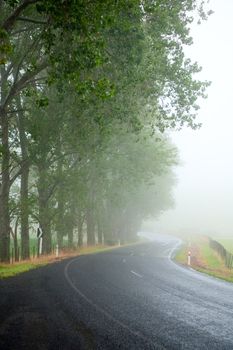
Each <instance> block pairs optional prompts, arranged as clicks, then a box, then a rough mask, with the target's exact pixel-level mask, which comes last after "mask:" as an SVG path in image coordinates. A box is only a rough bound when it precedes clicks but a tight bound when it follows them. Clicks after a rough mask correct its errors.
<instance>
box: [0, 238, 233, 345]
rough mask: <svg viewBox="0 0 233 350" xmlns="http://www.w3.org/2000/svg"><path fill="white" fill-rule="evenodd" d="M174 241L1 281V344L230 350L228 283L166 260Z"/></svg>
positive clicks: (232, 324)
mask: <svg viewBox="0 0 233 350" xmlns="http://www.w3.org/2000/svg"><path fill="white" fill-rule="evenodd" d="M178 244H179V241H178V240H177V239H175V238H172V237H169V236H157V239H156V241H153V242H148V243H142V244H137V245H132V246H128V247H123V248H119V249H114V250H112V251H108V252H104V253H101V254H95V255H87V256H80V257H77V258H74V259H70V260H66V261H63V262H60V263H56V264H53V265H49V266H46V267H44V268H41V269H38V270H34V271H30V272H28V273H25V274H22V275H19V276H17V277H15V278H11V279H8V280H2V281H0V315H1V317H0V349H4V350H5V349H6V350H7V349H11V350H13V349H17V350H20V349H33V350H35V349H42V350H43V349H61V350H63V349H67V350H69V349H76V350H77V349H112V350H114V349H132V350H137V349H140V350H142V349H179V350H180V349H201V350H204V349H218V350H220V349H228V350H229V349H233V285H231V284H230V283H227V282H223V281H220V280H217V279H214V278H211V277H208V276H205V275H203V274H200V273H198V272H195V271H193V270H191V269H186V268H183V267H181V266H179V265H177V264H175V263H174V262H173V261H172V260H171V255H172V253H173V252H174V250H175V249H176V247H177V245H178Z"/></svg>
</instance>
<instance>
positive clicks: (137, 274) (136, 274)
mask: <svg viewBox="0 0 233 350" xmlns="http://www.w3.org/2000/svg"><path fill="white" fill-rule="evenodd" d="M130 272H131V273H133V274H134V275H135V276H138V277H140V278H142V275H139V273H137V272H134V271H133V270H131V271H130Z"/></svg>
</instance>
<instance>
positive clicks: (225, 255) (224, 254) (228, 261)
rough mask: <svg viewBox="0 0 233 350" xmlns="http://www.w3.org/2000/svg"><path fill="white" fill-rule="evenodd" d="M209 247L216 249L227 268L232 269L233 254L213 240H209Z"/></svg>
mask: <svg viewBox="0 0 233 350" xmlns="http://www.w3.org/2000/svg"><path fill="white" fill-rule="evenodd" d="M209 245H210V248H212V249H214V250H215V251H216V252H217V253H218V254H219V255H220V256H221V258H222V259H223V260H224V262H225V266H226V267H228V268H229V269H232V265H233V254H231V253H230V252H228V251H227V250H226V249H225V248H224V247H223V245H222V244H221V243H219V242H217V241H215V240H213V239H212V238H209Z"/></svg>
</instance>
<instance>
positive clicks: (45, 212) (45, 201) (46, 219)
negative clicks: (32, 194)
mask: <svg viewBox="0 0 233 350" xmlns="http://www.w3.org/2000/svg"><path fill="white" fill-rule="evenodd" d="M38 170H39V180H38V195H39V223H40V226H41V229H42V232H43V244H42V252H43V254H50V253H51V251H52V235H51V215H50V208H49V198H48V188H47V187H48V184H47V186H46V169H45V167H42V166H40V167H39V168H38Z"/></svg>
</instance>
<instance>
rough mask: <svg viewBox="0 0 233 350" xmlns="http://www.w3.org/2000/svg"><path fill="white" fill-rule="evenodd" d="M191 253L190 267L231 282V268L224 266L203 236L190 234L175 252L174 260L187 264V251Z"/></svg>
mask: <svg viewBox="0 0 233 350" xmlns="http://www.w3.org/2000/svg"><path fill="white" fill-rule="evenodd" d="M189 251H190V253H191V267H192V268H194V269H195V270H197V271H200V272H204V273H206V274H208V275H211V276H214V277H218V278H221V279H224V280H226V281H229V282H233V270H232V269H228V268H227V267H226V266H225V263H224V261H223V260H222V258H221V257H220V256H219V255H218V254H217V253H216V252H215V251H214V250H213V249H212V248H210V246H209V239H208V237H205V236H191V237H189V238H188V239H186V240H184V244H183V245H182V247H181V248H180V249H179V251H178V252H177V254H176V256H175V258H174V260H175V261H177V262H178V263H180V264H182V265H185V266H187V265H188V252H189Z"/></svg>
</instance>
